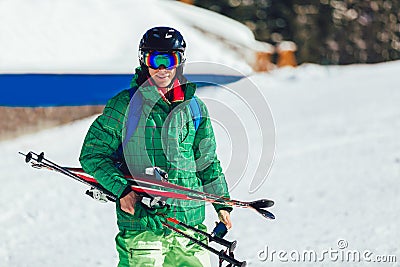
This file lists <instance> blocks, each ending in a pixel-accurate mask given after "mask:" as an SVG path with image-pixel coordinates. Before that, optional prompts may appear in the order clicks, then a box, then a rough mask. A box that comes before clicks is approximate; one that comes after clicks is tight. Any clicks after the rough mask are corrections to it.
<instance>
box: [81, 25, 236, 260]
mask: <svg viewBox="0 0 400 267" xmlns="http://www.w3.org/2000/svg"><path fill="white" fill-rule="evenodd" d="M185 48H186V43H185V41H184V39H183V37H182V35H181V34H180V32H179V31H177V30H175V29H173V28H169V27H155V28H152V29H150V30H148V31H147V32H146V33H145V34H144V35H143V37H142V39H141V41H140V45H139V61H140V67H138V68H137V69H136V72H135V75H134V78H133V79H132V82H131V86H132V88H137V89H136V92H135V95H133V96H132V93H131V92H132V90H124V91H122V92H120V93H119V94H117V95H116V96H114V97H113V98H112V99H110V100H109V101H108V103H107V105H106V107H105V108H104V111H103V113H102V114H101V115H100V116H99V117H98V118H97V119H96V120H95V121H94V122H93V124H92V125H91V127H90V129H89V131H88V133H87V135H86V138H85V141H84V144H83V147H82V151H81V155H80V162H81V164H82V167H83V169H84V170H85V171H86V172H87V173H89V174H91V175H92V176H94V177H95V178H96V179H97V180H98V181H99V183H100V184H101V185H102V186H103V187H104V188H105V189H107V190H109V191H110V192H112V193H113V194H114V195H116V196H117V197H118V200H119V201H117V203H116V210H117V224H118V228H119V230H120V231H119V233H118V235H117V236H116V239H115V240H116V246H117V251H118V253H119V265H118V266H119V267H122V266H141V267H143V266H164V267H165V266H210V259H209V255H208V253H207V252H206V251H205V250H204V249H202V248H201V247H199V246H198V245H195V244H193V243H191V242H189V240H186V239H185V238H184V237H181V236H179V235H178V234H176V233H171V232H170V231H168V230H166V229H164V228H163V227H162V224H161V221H164V220H165V217H163V216H162V215H160V214H164V215H165V216H167V217H172V218H176V219H178V220H180V221H182V222H184V223H186V224H189V225H191V226H195V227H197V228H199V229H201V230H203V231H204V230H206V227H205V226H204V225H203V224H202V223H203V221H204V217H205V206H204V204H203V203H200V202H196V201H184V200H174V199H168V200H167V202H168V204H169V205H170V208H169V209H167V210H165V209H162V210H157V212H151V211H150V210H149V209H147V208H146V207H145V206H144V204H143V203H142V202H141V201H140V200H141V199H140V198H139V197H138V196H137V195H136V194H135V192H133V191H132V190H131V189H130V186H128V183H127V181H126V180H125V179H124V172H126V169H129V172H130V173H131V174H133V175H143V173H145V170H146V169H148V168H149V167H154V166H156V167H159V168H161V169H163V170H165V171H166V172H167V173H168V181H169V182H170V183H174V184H178V185H181V186H185V187H189V188H192V189H196V190H202V191H205V192H208V193H212V194H217V195H220V196H223V197H229V193H228V188H227V184H226V180H225V176H224V174H223V172H222V169H221V166H220V162H219V160H218V158H217V155H216V151H215V150H216V144H215V138H214V133H213V129H212V126H211V121H210V118H209V117H208V111H207V108H206V106H205V104H204V103H203V102H202V101H201V100H200V99H198V98H197V97H196V96H194V94H195V90H196V86H195V84H193V83H190V82H189V81H187V80H186V78H185V77H184V75H183V65H184V62H185V54H184V53H185ZM137 94H140V97H141V103H142V107H141V109H138V108H137V107H131V106H130V105H132V103H135V101H131V100H132V99H133V98H134V97H136V95H137ZM192 98H195V100H196V101H197V103H198V105H199V108H200V112H201V118H200V122H199V125H198V126H195V125H194V124H195V122H194V120H193V118H192V114H191V109H190V106H189V102H190V100H192ZM130 103H131V104H130ZM132 109H134V110H136V112H138V110H139V112H140V118H139V119H138V121H137V125H136V128H135V129H134V132H133V133H130V134H127V131H126V125H127V124H128V123H129V120H131V119H132V118H131V117H130V116H129V114H130V110H132ZM121 147H122V148H123V157H122V159H123V161H124V164H125V165H124V166H127V168H121V167H119V165H117V164H116V162H115V161H116V159H115V158H116V155H118V153H117V152H118V151H119V150H120V149H121ZM214 208H215V210H216V212H217V213H218V217H219V219H220V220H221V221H222V222H223V223H225V225H226V226H227V227H228V228H231V219H230V212H231V210H232V208H231V207H230V206H225V205H219V204H214ZM196 237H198V238H200V237H199V236H196ZM203 239H204V237H203Z"/></svg>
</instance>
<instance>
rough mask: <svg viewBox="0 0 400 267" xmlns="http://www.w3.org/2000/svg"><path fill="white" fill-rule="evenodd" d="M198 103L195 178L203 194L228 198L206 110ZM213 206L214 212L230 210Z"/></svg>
mask: <svg viewBox="0 0 400 267" xmlns="http://www.w3.org/2000/svg"><path fill="white" fill-rule="evenodd" d="M198 101H199V103H200V106H201V112H202V119H201V122H200V125H199V128H198V129H197V132H196V137H195V141H194V144H193V150H194V153H195V158H196V169H197V176H198V177H199V178H200V179H201V181H202V183H203V187H204V191H205V192H207V193H211V194H215V195H218V196H222V197H226V198H229V197H230V196H229V192H228V185H227V183H226V180H225V175H224V173H223V171H222V168H221V164H220V161H219V160H218V157H217V154H216V142H215V137H214V131H213V128H212V125H211V120H210V118H209V116H208V110H207V107H206V105H205V104H204V103H203V102H202V101H200V100H198ZM213 206H214V208H215V210H216V211H219V210H220V209H226V210H229V211H231V210H232V208H231V207H230V206H228V205H221V204H213Z"/></svg>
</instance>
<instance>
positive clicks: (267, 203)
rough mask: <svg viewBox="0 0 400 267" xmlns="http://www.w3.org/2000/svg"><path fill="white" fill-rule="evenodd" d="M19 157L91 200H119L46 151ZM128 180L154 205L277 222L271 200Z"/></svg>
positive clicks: (160, 181)
mask: <svg viewBox="0 0 400 267" xmlns="http://www.w3.org/2000/svg"><path fill="white" fill-rule="evenodd" d="M20 154H21V155H23V156H24V157H25V162H26V163H31V165H32V167H34V168H37V169H41V168H45V169H48V170H52V171H56V172H59V173H62V174H64V175H66V176H68V177H70V178H72V179H74V180H77V181H79V182H82V183H84V184H86V185H88V186H90V187H91V189H89V190H87V191H86V194H88V195H89V196H91V197H92V198H95V199H97V200H100V201H103V202H106V201H115V200H116V197H115V196H114V195H113V194H112V193H111V192H109V191H108V190H106V189H105V188H104V187H102V186H101V185H100V184H99V183H98V182H97V181H96V179H95V178H94V177H93V176H91V175H89V174H87V173H86V172H84V170H83V169H82V168H71V167H63V166H60V165H58V164H56V163H54V162H52V161H50V160H48V159H46V158H45V157H44V153H43V152H42V153H40V154H37V153H35V152H32V151H30V152H29V153H27V154H24V153H21V152H20ZM125 178H126V179H127V181H128V182H129V183H130V185H131V187H132V190H133V191H134V192H135V193H137V194H138V195H141V196H146V197H149V198H150V199H151V200H152V202H153V203H156V202H158V201H160V200H161V201H162V200H165V199H167V198H172V199H181V200H193V201H204V202H209V203H216V204H225V205H230V206H233V207H240V208H249V209H252V210H255V211H257V213H259V214H261V215H262V216H263V217H264V218H267V219H275V216H274V215H273V214H272V213H271V212H270V211H268V210H267V208H269V207H272V206H273V205H274V202H273V201H272V200H269V199H260V200H255V201H248V202H246V201H240V200H233V199H229V198H224V197H221V196H217V195H213V194H210V193H206V192H201V191H197V190H193V189H190V188H187V187H184V186H179V185H176V184H172V183H169V182H166V181H163V180H156V179H150V178H143V177H132V176H126V177H125Z"/></svg>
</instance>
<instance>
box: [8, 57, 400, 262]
mask: <svg viewBox="0 0 400 267" xmlns="http://www.w3.org/2000/svg"><path fill="white" fill-rule="evenodd" d="M399 70H400V62H392V63H385V64H378V65H360V66H346V67H321V66H316V65H304V66H301V67H299V68H297V69H281V70H278V71H275V72H273V73H270V74H259V75H254V76H252V77H251V79H252V80H253V81H254V82H255V83H256V84H257V85H258V87H259V88H260V90H261V91H262V92H263V94H264V95H265V97H266V99H267V100H268V103H269V104H270V107H271V110H272V112H273V115H274V119H275V124H276V140H277V141H276V156H275V161H274V164H273V167H272V169H271V172H270V175H269V177H268V179H267V180H266V182H265V183H264V184H263V185H262V187H261V188H260V189H259V190H258V191H257V192H256V193H254V194H249V193H248V186H249V182H248V181H249V179H250V178H251V177H246V176H245V177H244V179H242V180H241V182H240V183H239V185H238V186H237V187H235V188H234V190H233V191H232V192H231V193H232V196H233V197H234V198H237V199H246V200H248V199H256V198H260V197H268V198H272V199H274V200H275V201H276V206H275V207H274V208H272V209H271V211H273V212H274V213H275V215H276V217H277V219H276V220H275V221H266V220H265V219H263V218H262V217H261V216H259V215H257V214H255V213H253V212H251V211H248V210H239V209H236V210H235V211H234V212H233V214H232V219H233V223H234V228H233V229H232V231H231V232H230V233H229V235H228V236H227V237H228V239H237V240H238V242H239V246H238V248H237V253H236V255H237V257H238V258H239V259H246V260H248V262H249V263H250V264H249V265H250V266H281V265H287V263H285V262H282V260H284V259H287V260H288V262H289V263H291V264H292V265H293V266H315V265H317V264H318V265H319V266H362V265H365V264H366V262H365V261H363V259H361V262H355V263H354V262H341V261H340V258H339V260H337V261H338V262H333V260H330V258H329V256H328V254H325V259H324V260H323V261H322V262H319V263H315V262H312V263H307V262H303V261H300V262H293V261H292V260H291V258H290V255H289V253H290V252H292V254H291V255H292V256H293V255H296V254H295V252H296V251H298V252H299V253H302V252H303V251H305V250H314V251H315V252H316V253H318V256H319V259H321V257H322V255H323V252H324V250H329V249H331V250H337V251H339V252H343V251H347V250H357V251H360V252H364V251H365V250H369V251H370V252H371V253H372V254H368V255H370V257H371V259H374V258H373V257H374V256H377V255H386V256H388V255H393V256H396V257H397V263H381V264H378V263H373V264H372V265H371V264H369V265H370V266H381V265H382V266H399V262H400V249H399V245H398V244H399V241H398V240H399V239H400V231H399V227H398V225H399V222H398V221H399V218H400V216H399V215H400V198H399V195H400V183H399V178H400V139H399V136H400V106H399V103H400V90H399V89H400V88H399V84H400V78H399V76H398V73H399ZM241 85H243V81H239V82H237V83H235V84H232V85H231V88H233V89H235V90H243V89H244V88H242V87H241ZM214 93H215V92H214V91H213V90H209V91H207V90H206V89H205V90H202V91H201V92H199V94H200V95H201V96H202V97H205V96H210V94H214ZM219 115H220V116H221V114H219ZM222 116H229V114H225V115H222ZM92 120H93V118H89V119H85V120H82V121H78V122H75V123H71V124H69V125H66V126H62V127H58V128H54V129H50V130H45V131H42V132H39V133H36V134H32V135H27V136H23V137H20V138H17V139H15V140H12V141H6V142H2V143H0V151H2V153H3V155H4V157H3V158H2V160H1V161H0V183H1V185H2V186H1V195H2V197H1V200H0V239H1V242H0V266H10V267H11V266H20V267H22V266H43V267H45V266H107V267H109V266H115V264H116V262H117V254H116V251H115V249H114V240H113V238H114V236H115V234H116V232H117V229H116V223H115V218H114V208H113V205H112V204H100V203H97V202H95V201H92V200H91V199H89V198H88V197H87V196H85V195H84V194H83V193H84V191H85V187H84V186H82V185H81V184H78V183H76V182H74V181H71V180H68V178H64V177H63V176H60V175H58V174H55V173H52V172H48V171H39V170H33V169H31V168H30V167H28V166H27V165H26V164H25V163H24V161H23V159H22V157H20V156H19V155H17V152H18V151H27V150H36V151H45V152H46V154H47V156H48V157H49V158H51V159H52V160H54V161H56V162H60V163H62V164H64V165H70V166H77V165H78V160H77V157H78V155H79V150H80V147H81V144H82V141H83V138H84V135H85V132H86V130H87V129H88V127H89V125H90V123H91V122H92ZM246 131H248V132H249V133H251V132H252V131H253V129H251V128H249V129H246ZM217 135H218V136H217V138H218V139H219V142H220V143H221V144H222V147H220V148H219V150H220V151H226V149H224V147H223V146H224V145H223V144H224V142H223V140H221V139H222V138H221V135H220V134H219V131H217ZM225 158H227V157H226V155H221V159H222V161H223V165H224V166H225V165H226V164H227V163H226V162H225ZM214 220H215V215H214V214H213V213H212V211H211V209H209V211H208V218H207V224H208V225H209V226H211V224H212V222H213V221H214ZM339 240H344V241H346V242H347V244H348V247H347V248H346V249H342V250H341V249H339V248H338V244H337V243H338V241H339ZM344 241H342V242H341V243H340V245H343V244H346V243H345V242H344ZM266 246H268V253H269V258H268V259H267V260H266V261H264V262H263V261H260V260H259V259H258V256H259V252H260V251H261V250H265V247H266ZM273 250H275V251H278V252H279V251H280V250H282V251H286V252H287V253H288V254H286V256H284V255H283V254H281V258H282V259H281V260H279V259H278V257H277V254H274V255H273V257H274V259H273V261H272V262H271V255H270V254H271V251H273ZM293 251H294V252H293ZM265 255H266V254H265V253H261V255H260V256H264V257H265ZM339 255H341V254H339ZM293 257H294V256H293ZM334 258H335V256H334V257H333V259H334ZM213 259H214V258H213ZM214 263H215V259H214Z"/></svg>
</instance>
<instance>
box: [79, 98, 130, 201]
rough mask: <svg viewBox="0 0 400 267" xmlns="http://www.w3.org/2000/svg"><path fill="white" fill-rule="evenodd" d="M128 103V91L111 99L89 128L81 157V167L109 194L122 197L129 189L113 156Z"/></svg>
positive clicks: (117, 145) (118, 142)
mask: <svg viewBox="0 0 400 267" xmlns="http://www.w3.org/2000/svg"><path fill="white" fill-rule="evenodd" d="M128 104H129V92H128V91H126V90H125V91H122V92H121V93H119V94H118V95H116V96H115V97H113V98H112V99H110V100H109V101H108V103H107V105H106V106H105V108H104V111H103V113H102V114H101V115H100V116H99V117H97V119H96V120H95V121H94V122H93V123H92V125H91V126H90V128H89V130H88V132H87V135H86V137H85V140H84V143H83V146H82V150H81V155H80V157H79V160H80V163H81V165H82V168H83V169H84V170H85V171H86V172H87V173H88V174H90V175H92V176H93V177H95V179H96V180H97V181H98V182H99V183H100V184H101V185H102V186H103V187H104V188H105V189H107V190H108V191H110V192H112V193H113V194H114V195H116V196H117V197H120V196H121V194H122V193H123V191H124V190H125V189H126V187H127V181H126V180H125V179H124V176H123V174H122V173H121V171H119V170H118V168H116V166H115V164H114V163H113V161H112V154H113V153H114V152H115V151H116V150H117V149H118V147H119V146H120V144H121V142H122V140H121V139H122V137H121V135H122V134H121V133H122V127H123V123H124V117H125V111H126V108H127V106H128Z"/></svg>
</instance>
